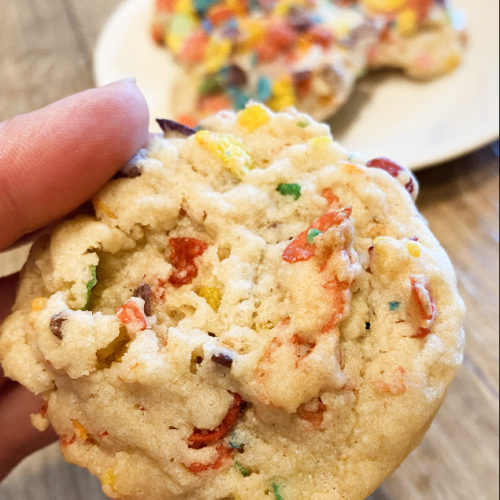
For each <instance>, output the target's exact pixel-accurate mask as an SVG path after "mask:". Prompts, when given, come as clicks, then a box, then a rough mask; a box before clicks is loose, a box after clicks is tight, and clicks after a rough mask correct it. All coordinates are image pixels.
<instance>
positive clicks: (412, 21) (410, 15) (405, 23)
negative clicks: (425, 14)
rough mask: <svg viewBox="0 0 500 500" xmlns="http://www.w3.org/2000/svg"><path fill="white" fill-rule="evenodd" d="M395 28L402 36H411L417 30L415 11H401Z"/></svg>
mask: <svg viewBox="0 0 500 500" xmlns="http://www.w3.org/2000/svg"><path fill="white" fill-rule="evenodd" d="M396 28H397V30H398V31H399V33H401V35H403V36H411V35H413V34H414V33H415V32H416V31H417V29H418V15H417V11H416V10H415V9H403V10H402V11H401V12H400V13H399V14H398V17H397V18H396Z"/></svg>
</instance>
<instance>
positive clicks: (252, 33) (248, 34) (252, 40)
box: [237, 17, 266, 51]
mask: <svg viewBox="0 0 500 500" xmlns="http://www.w3.org/2000/svg"><path fill="white" fill-rule="evenodd" d="M238 23H239V25H240V26H241V30H240V31H241V33H242V34H243V36H245V39H244V40H242V41H238V42H237V48H238V50H239V51H245V50H250V49H252V48H253V47H255V45H257V43H259V42H260V41H261V40H262V39H263V38H264V35H265V34H266V31H265V27H264V24H263V22H262V20H261V19H253V18H251V17H248V18H245V17H242V18H241V19H239V20H238Z"/></svg>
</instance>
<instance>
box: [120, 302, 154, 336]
mask: <svg viewBox="0 0 500 500" xmlns="http://www.w3.org/2000/svg"><path fill="white" fill-rule="evenodd" d="M116 317H117V318H118V320H119V321H120V323H123V324H124V325H131V326H137V328H138V329H139V330H145V329H146V328H147V327H148V324H147V321H146V317H145V316H144V313H143V312H142V311H141V310H140V309H139V306H138V305H137V303H136V302H135V301H134V300H128V301H127V302H125V304H123V305H122V306H121V307H119V308H118V309H117V310H116Z"/></svg>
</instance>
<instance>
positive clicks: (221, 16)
mask: <svg viewBox="0 0 500 500" xmlns="http://www.w3.org/2000/svg"><path fill="white" fill-rule="evenodd" d="M234 15H235V12H234V9H232V8H231V7H228V6H227V5H224V4H221V3H216V4H215V5H213V6H212V7H210V9H209V11H208V14H207V17H208V20H209V21H210V22H211V23H212V24H213V25H214V26H217V25H218V24H220V23H223V22H224V21H227V20H228V19H230V18H231V17H234Z"/></svg>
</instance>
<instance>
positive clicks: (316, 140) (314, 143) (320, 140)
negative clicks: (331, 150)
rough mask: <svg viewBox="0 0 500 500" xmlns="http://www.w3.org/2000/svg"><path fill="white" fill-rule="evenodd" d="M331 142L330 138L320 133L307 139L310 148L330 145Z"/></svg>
mask: <svg viewBox="0 0 500 500" xmlns="http://www.w3.org/2000/svg"><path fill="white" fill-rule="evenodd" d="M332 143H333V140H332V138H331V137H328V136H327V135H320V136H319V137H313V138H312V139H309V141H308V145H309V147H311V148H324V147H326V146H330V145H331V144H332Z"/></svg>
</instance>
